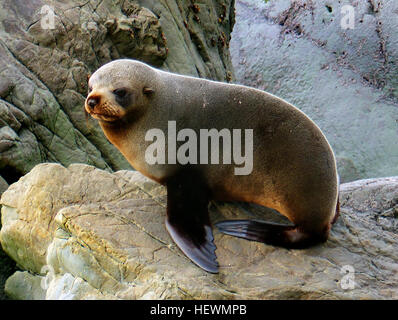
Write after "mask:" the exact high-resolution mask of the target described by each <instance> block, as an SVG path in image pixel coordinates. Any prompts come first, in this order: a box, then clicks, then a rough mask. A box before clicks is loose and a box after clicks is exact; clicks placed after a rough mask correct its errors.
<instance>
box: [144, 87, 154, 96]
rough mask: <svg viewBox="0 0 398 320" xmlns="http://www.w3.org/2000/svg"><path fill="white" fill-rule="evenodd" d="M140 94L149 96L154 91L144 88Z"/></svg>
mask: <svg viewBox="0 0 398 320" xmlns="http://www.w3.org/2000/svg"><path fill="white" fill-rule="evenodd" d="M142 92H143V93H144V94H147V95H149V94H152V93H154V92H155V90H153V89H152V88H149V87H144V89H142Z"/></svg>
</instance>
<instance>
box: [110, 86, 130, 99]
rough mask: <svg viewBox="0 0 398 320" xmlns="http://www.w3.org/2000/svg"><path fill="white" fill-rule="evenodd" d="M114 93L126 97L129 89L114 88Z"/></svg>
mask: <svg viewBox="0 0 398 320" xmlns="http://www.w3.org/2000/svg"><path fill="white" fill-rule="evenodd" d="M113 94H114V95H115V96H117V97H119V98H124V97H125V96H126V94H127V90H126V89H123V88H121V89H115V90H113Z"/></svg>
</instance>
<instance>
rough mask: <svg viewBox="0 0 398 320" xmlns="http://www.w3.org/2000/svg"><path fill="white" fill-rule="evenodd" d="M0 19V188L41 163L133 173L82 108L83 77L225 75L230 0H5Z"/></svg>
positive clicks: (228, 74)
mask: <svg viewBox="0 0 398 320" xmlns="http://www.w3.org/2000/svg"><path fill="white" fill-rule="evenodd" d="M222 14H223V18H222V19H221V20H220V21H219V20H218V17H219V16H220V15H222ZM0 21H1V22H2V23H1V24H0V176H2V177H3V178H4V179H5V180H6V182H7V183H8V184H10V183H13V182H15V181H17V180H18V178H19V177H21V176H22V175H24V174H26V173H27V172H29V171H30V170H31V169H32V168H33V167H34V166H35V165H37V164H39V163H43V162H58V163H61V164H62V165H65V166H68V165H70V164H71V163H86V164H90V165H94V166H96V167H98V168H101V169H105V170H109V171H111V170H120V169H130V168H131V167H130V165H129V164H128V162H127V161H126V160H125V159H124V157H123V156H122V155H121V154H120V153H119V152H118V151H117V150H116V149H115V148H114V146H113V145H111V144H110V143H109V142H108V141H107V139H106V138H105V137H104V135H103V133H102V131H101V129H99V127H98V125H97V124H95V122H89V123H88V124H89V125H87V122H86V119H85V115H84V112H83V105H84V99H85V96H86V93H87V76H88V75H89V74H90V73H92V72H94V71H95V70H96V69H97V68H98V67H100V66H101V65H103V64H105V63H106V62H109V61H110V60H114V59H118V58H133V59H139V60H142V61H145V62H147V63H149V64H152V65H154V66H156V67H161V68H163V69H167V70H170V71H173V72H177V73H184V74H190V75H194V76H199V77H206V78H210V79H215V80H222V81H227V80H230V79H232V77H233V73H232V64H231V59H230V56H229V50H228V43H229V39H230V32H231V30H232V26H233V23H234V11H233V1H232V0H205V1H202V2H201V3H200V4H197V5H196V4H195V5H191V4H188V2H184V3H181V1H178V0H172V1H164V0H162V1H157V0H156V1H155V0H146V1H117V2H115V1H109V0H104V1H103V0H90V1H80V0H67V1H62V2H59V1H58V2H54V1H50V0H35V1H29V3H27V2H26V1H22V0H17V1H15V0H5V1H2V9H1V12H0ZM213 38H214V39H217V41H215V42H213V41H212V39H213ZM219 38H220V39H223V42H222V43H221V42H220V41H219V40H218V39H219ZM90 124H91V125H90Z"/></svg>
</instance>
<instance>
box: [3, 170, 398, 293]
mask: <svg viewBox="0 0 398 320" xmlns="http://www.w3.org/2000/svg"><path fill="white" fill-rule="evenodd" d="M165 193H166V191H165V188H164V187H162V186H160V185H159V184H157V183H155V182H153V181H150V180H148V179H147V178H145V177H143V176H142V175H141V174H140V173H138V172H134V171H118V172H116V173H113V174H112V173H109V172H106V171H103V170H100V169H96V168H94V167H92V166H87V165H81V164H73V165H71V166H69V167H68V168H65V167H63V166H61V165H59V164H41V165H38V166H36V167H35V168H34V169H33V170H32V171H31V172H30V173H29V174H27V175H26V176H24V177H23V178H21V179H20V180H19V181H18V182H17V183H15V184H13V185H11V186H10V188H9V189H8V190H7V191H6V192H5V193H4V194H3V196H2V198H1V204H2V223H3V227H2V229H1V232H0V239H1V244H2V246H3V248H4V250H5V251H6V252H7V253H8V254H9V255H10V256H11V257H12V258H13V259H14V260H15V261H16V262H17V263H18V266H20V268H21V269H22V270H25V271H18V272H16V273H15V274H14V275H13V276H12V277H10V278H9V279H8V280H7V283H6V292H7V294H9V296H10V297H12V298H18V299H37V298H47V299H156V298H160V299H397V298H398V253H397V250H395V249H396V247H397V245H398V235H397V227H398V177H392V178H380V179H370V180H360V181H356V182H352V183H347V184H343V185H342V186H341V205H342V209H341V217H340V219H339V220H338V222H337V223H336V224H335V225H334V227H333V229H332V232H331V235H330V239H329V240H328V241H327V242H326V243H325V244H322V245H318V246H315V247H312V248H310V249H306V250H286V249H283V248H276V247H273V246H268V245H265V244H261V243H256V242H250V241H246V240H244V239H238V238H233V237H230V236H227V235H223V234H221V233H219V232H218V231H217V230H214V236H215V244H216V245H217V251H216V253H217V255H218V260H219V263H220V273H219V274H216V275H214V274H209V273H206V272H205V271H203V270H201V269H199V268H198V267H196V266H195V265H194V264H193V263H191V262H190V261H189V260H188V259H187V258H186V257H185V256H184V255H183V254H182V253H181V252H180V251H179V249H178V248H177V247H176V246H175V244H174V243H173V241H172V240H171V238H170V237H169V235H168V233H167V231H166V229H165V226H164V218H165ZM210 211H211V220H212V221H213V222H216V221H219V220H221V219H224V218H231V219H237V218H244V217H246V218H248V217H249V218H260V216H261V217H262V219H266V220H274V221H281V220H283V219H282V218H281V217H280V216H279V215H277V214H276V213H275V212H272V211H271V210H267V209H265V208H260V207H258V206H254V205H249V204H237V203H219V202H217V203H212V204H211V206H210ZM346 272H348V273H346Z"/></svg>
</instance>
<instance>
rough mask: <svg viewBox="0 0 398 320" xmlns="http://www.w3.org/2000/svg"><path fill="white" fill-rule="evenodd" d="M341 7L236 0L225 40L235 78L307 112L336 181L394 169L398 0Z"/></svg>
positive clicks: (397, 153)
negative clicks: (329, 150) (331, 158)
mask: <svg viewBox="0 0 398 320" xmlns="http://www.w3.org/2000/svg"><path fill="white" fill-rule="evenodd" d="M348 4H350V1H334V0H328V1H305V0H298V1H290V0H281V1H279V0H278V1H275V0H271V1H268V2H267V3H265V1H263V0H238V1H237V2H236V24H235V27H234V31H233V33H232V40H231V44H230V48H231V55H232V62H233V65H234V68H235V76H236V79H237V82H239V83H242V84H245V85H250V86H254V87H258V88H260V89H263V90H266V91H268V92H271V93H273V94H275V95H277V96H280V97H282V98H284V99H286V100H287V101H289V102H291V103H293V104H294V105H296V106H297V107H299V108H300V109H301V110H303V111H304V112H305V113H306V114H308V115H309V116H310V117H311V118H312V119H313V120H314V121H315V122H316V123H317V124H318V126H319V127H320V128H321V129H322V130H323V131H324V133H325V135H326V137H327V138H328V140H329V142H330V143H331V145H332V147H333V149H334V151H335V153H336V157H337V162H338V167H339V173H340V178H341V181H342V182H347V181H352V180H355V179H359V178H368V177H380V176H392V175H397V174H398V144H397V141H398V66H397V64H396V62H397V61H398V34H397V32H396V30H397V29H398V2H397V1H388V0H382V1H373V0H369V1H356V2H355V3H354V4H353V7H348V10H353V11H352V12H353V14H354V16H349V11H344V10H347V7H346V8H343V6H344V5H348ZM350 8H351V9H350ZM350 17H351V18H353V19H351V20H350ZM352 23H353V24H352ZM350 24H351V25H350ZM343 26H344V27H348V26H349V27H353V29H349V28H348V29H345V28H343Z"/></svg>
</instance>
